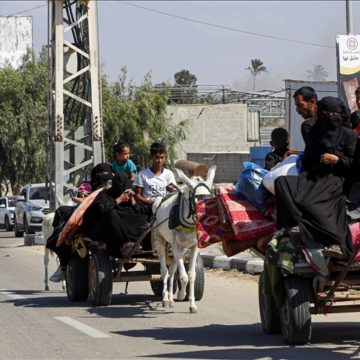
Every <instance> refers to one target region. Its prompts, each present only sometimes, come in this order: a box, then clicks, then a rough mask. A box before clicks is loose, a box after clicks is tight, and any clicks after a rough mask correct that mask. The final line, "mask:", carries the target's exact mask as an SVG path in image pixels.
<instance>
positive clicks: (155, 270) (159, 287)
mask: <svg viewBox="0 0 360 360" xmlns="http://www.w3.org/2000/svg"><path fill="white" fill-rule="evenodd" d="M146 270H147V271H148V272H149V273H150V274H160V273H161V271H160V265H147V266H146ZM175 276H176V275H175ZM150 286H151V290H152V291H153V293H154V295H155V296H157V297H160V298H162V293H163V290H164V284H163V281H162V280H160V281H150ZM176 291H177V282H176V280H174V286H173V292H174V294H175V293H176Z"/></svg>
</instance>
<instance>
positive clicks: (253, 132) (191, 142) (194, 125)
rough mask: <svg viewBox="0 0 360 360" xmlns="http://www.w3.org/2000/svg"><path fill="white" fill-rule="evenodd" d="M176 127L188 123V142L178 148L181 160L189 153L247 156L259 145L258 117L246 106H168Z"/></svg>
mask: <svg viewBox="0 0 360 360" xmlns="http://www.w3.org/2000/svg"><path fill="white" fill-rule="evenodd" d="M167 112H168V116H169V118H170V119H171V122H172V123H173V124H178V123H179V122H181V121H187V122H188V126H187V130H186V139H185V140H184V141H182V142H181V143H180V144H179V146H178V147H177V149H176V150H177V155H178V158H179V159H186V154H188V153H222V152H231V153H235V152H244V151H245V152H246V151H249V148H250V147H251V146H253V145H258V144H259V136H258V135H259V134H258V133H259V128H258V117H254V114H253V113H252V114H251V116H250V114H248V112H247V106H246V104H220V105H201V104H199V105H198V104H197V105H176V106H173V105H172V106H168V109H167Z"/></svg>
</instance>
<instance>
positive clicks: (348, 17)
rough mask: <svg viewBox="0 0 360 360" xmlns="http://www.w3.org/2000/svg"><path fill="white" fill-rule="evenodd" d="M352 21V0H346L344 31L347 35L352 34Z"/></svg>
mask: <svg viewBox="0 0 360 360" xmlns="http://www.w3.org/2000/svg"><path fill="white" fill-rule="evenodd" d="M353 30H354V29H353V21H352V0H346V32H347V34H348V35H350V34H353V33H354V31H353Z"/></svg>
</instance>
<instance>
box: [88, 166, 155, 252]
mask: <svg viewBox="0 0 360 360" xmlns="http://www.w3.org/2000/svg"><path fill="white" fill-rule="evenodd" d="M144 212H145V211H144V208H143V207H142V206H141V205H140V204H137V203H136V201H135V199H134V192H133V191H132V190H131V183H130V181H129V179H128V177H127V175H126V174H125V173H123V172H119V173H117V174H116V175H115V176H114V177H113V179H112V186H111V188H110V189H108V190H105V191H102V192H101V193H99V194H98V195H97V197H96V198H95V200H94V202H93V203H92V204H91V205H90V207H89V208H88V209H87V210H86V211H85V214H84V217H83V225H82V231H83V233H85V235H87V236H89V237H90V238H91V239H92V240H95V241H101V242H104V243H106V245H107V251H108V253H109V255H112V256H114V257H120V256H121V255H123V256H126V255H127V254H122V252H121V250H122V248H123V246H124V245H125V244H126V243H129V242H130V243H134V242H135V241H136V240H137V239H138V237H139V236H140V235H141V233H142V232H143V231H144V230H143V227H144V225H145V223H146V222H147V217H148V216H147V214H145V213H144Z"/></svg>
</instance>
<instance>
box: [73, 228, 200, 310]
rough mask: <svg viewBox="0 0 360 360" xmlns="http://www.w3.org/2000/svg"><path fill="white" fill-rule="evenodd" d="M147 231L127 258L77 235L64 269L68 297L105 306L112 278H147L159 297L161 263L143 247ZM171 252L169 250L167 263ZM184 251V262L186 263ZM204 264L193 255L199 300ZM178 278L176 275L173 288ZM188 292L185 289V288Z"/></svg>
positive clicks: (175, 287)
mask: <svg viewBox="0 0 360 360" xmlns="http://www.w3.org/2000/svg"><path fill="white" fill-rule="evenodd" d="M148 232H149V231H146V232H145V233H144V234H143V235H142V236H141V237H140V239H139V241H138V242H137V243H135V244H134V247H133V249H132V250H131V254H130V255H129V256H128V257H127V258H114V257H112V256H110V255H109V254H108V253H107V251H106V245H105V244H104V243H99V242H96V241H93V240H91V239H90V238H86V237H82V236H78V237H75V239H74V241H73V245H72V247H73V252H72V256H71V259H70V261H69V264H68V266H67V270H66V290H67V297H68V299H69V301H85V300H87V298H88V297H90V301H91V302H92V304H93V305H94V306H106V305H109V304H110V303H111V299H112V292H113V283H114V282H125V283H129V282H133V281H149V282H150V285H151V288H152V291H153V293H154V295H155V296H158V297H161V296H162V291H163V283H162V279H161V274H160V263H159V259H158V258H157V257H156V255H155V253H154V251H153V250H144V249H143V248H142V244H141V243H142V240H143V239H144V238H145V235H146V234H147V233H148ZM171 259H172V254H171V252H170V250H169V251H168V259H167V260H168V264H170V263H171ZM139 263H140V264H142V265H143V266H144V270H131V271H128V270H129V269H130V268H132V267H134V266H135V265H136V264H139ZM187 263H188V261H187V257H186V255H185V266H186V267H187ZM204 277H205V275H204V265H203V261H202V258H201V256H200V255H198V256H197V259H196V280H195V298H196V300H201V298H202V296H203V292H204ZM178 282H179V279H178V277H177V276H176V275H175V281H174V286H173V289H174V292H175V291H176V290H177V287H178ZM187 295H188V289H187Z"/></svg>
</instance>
